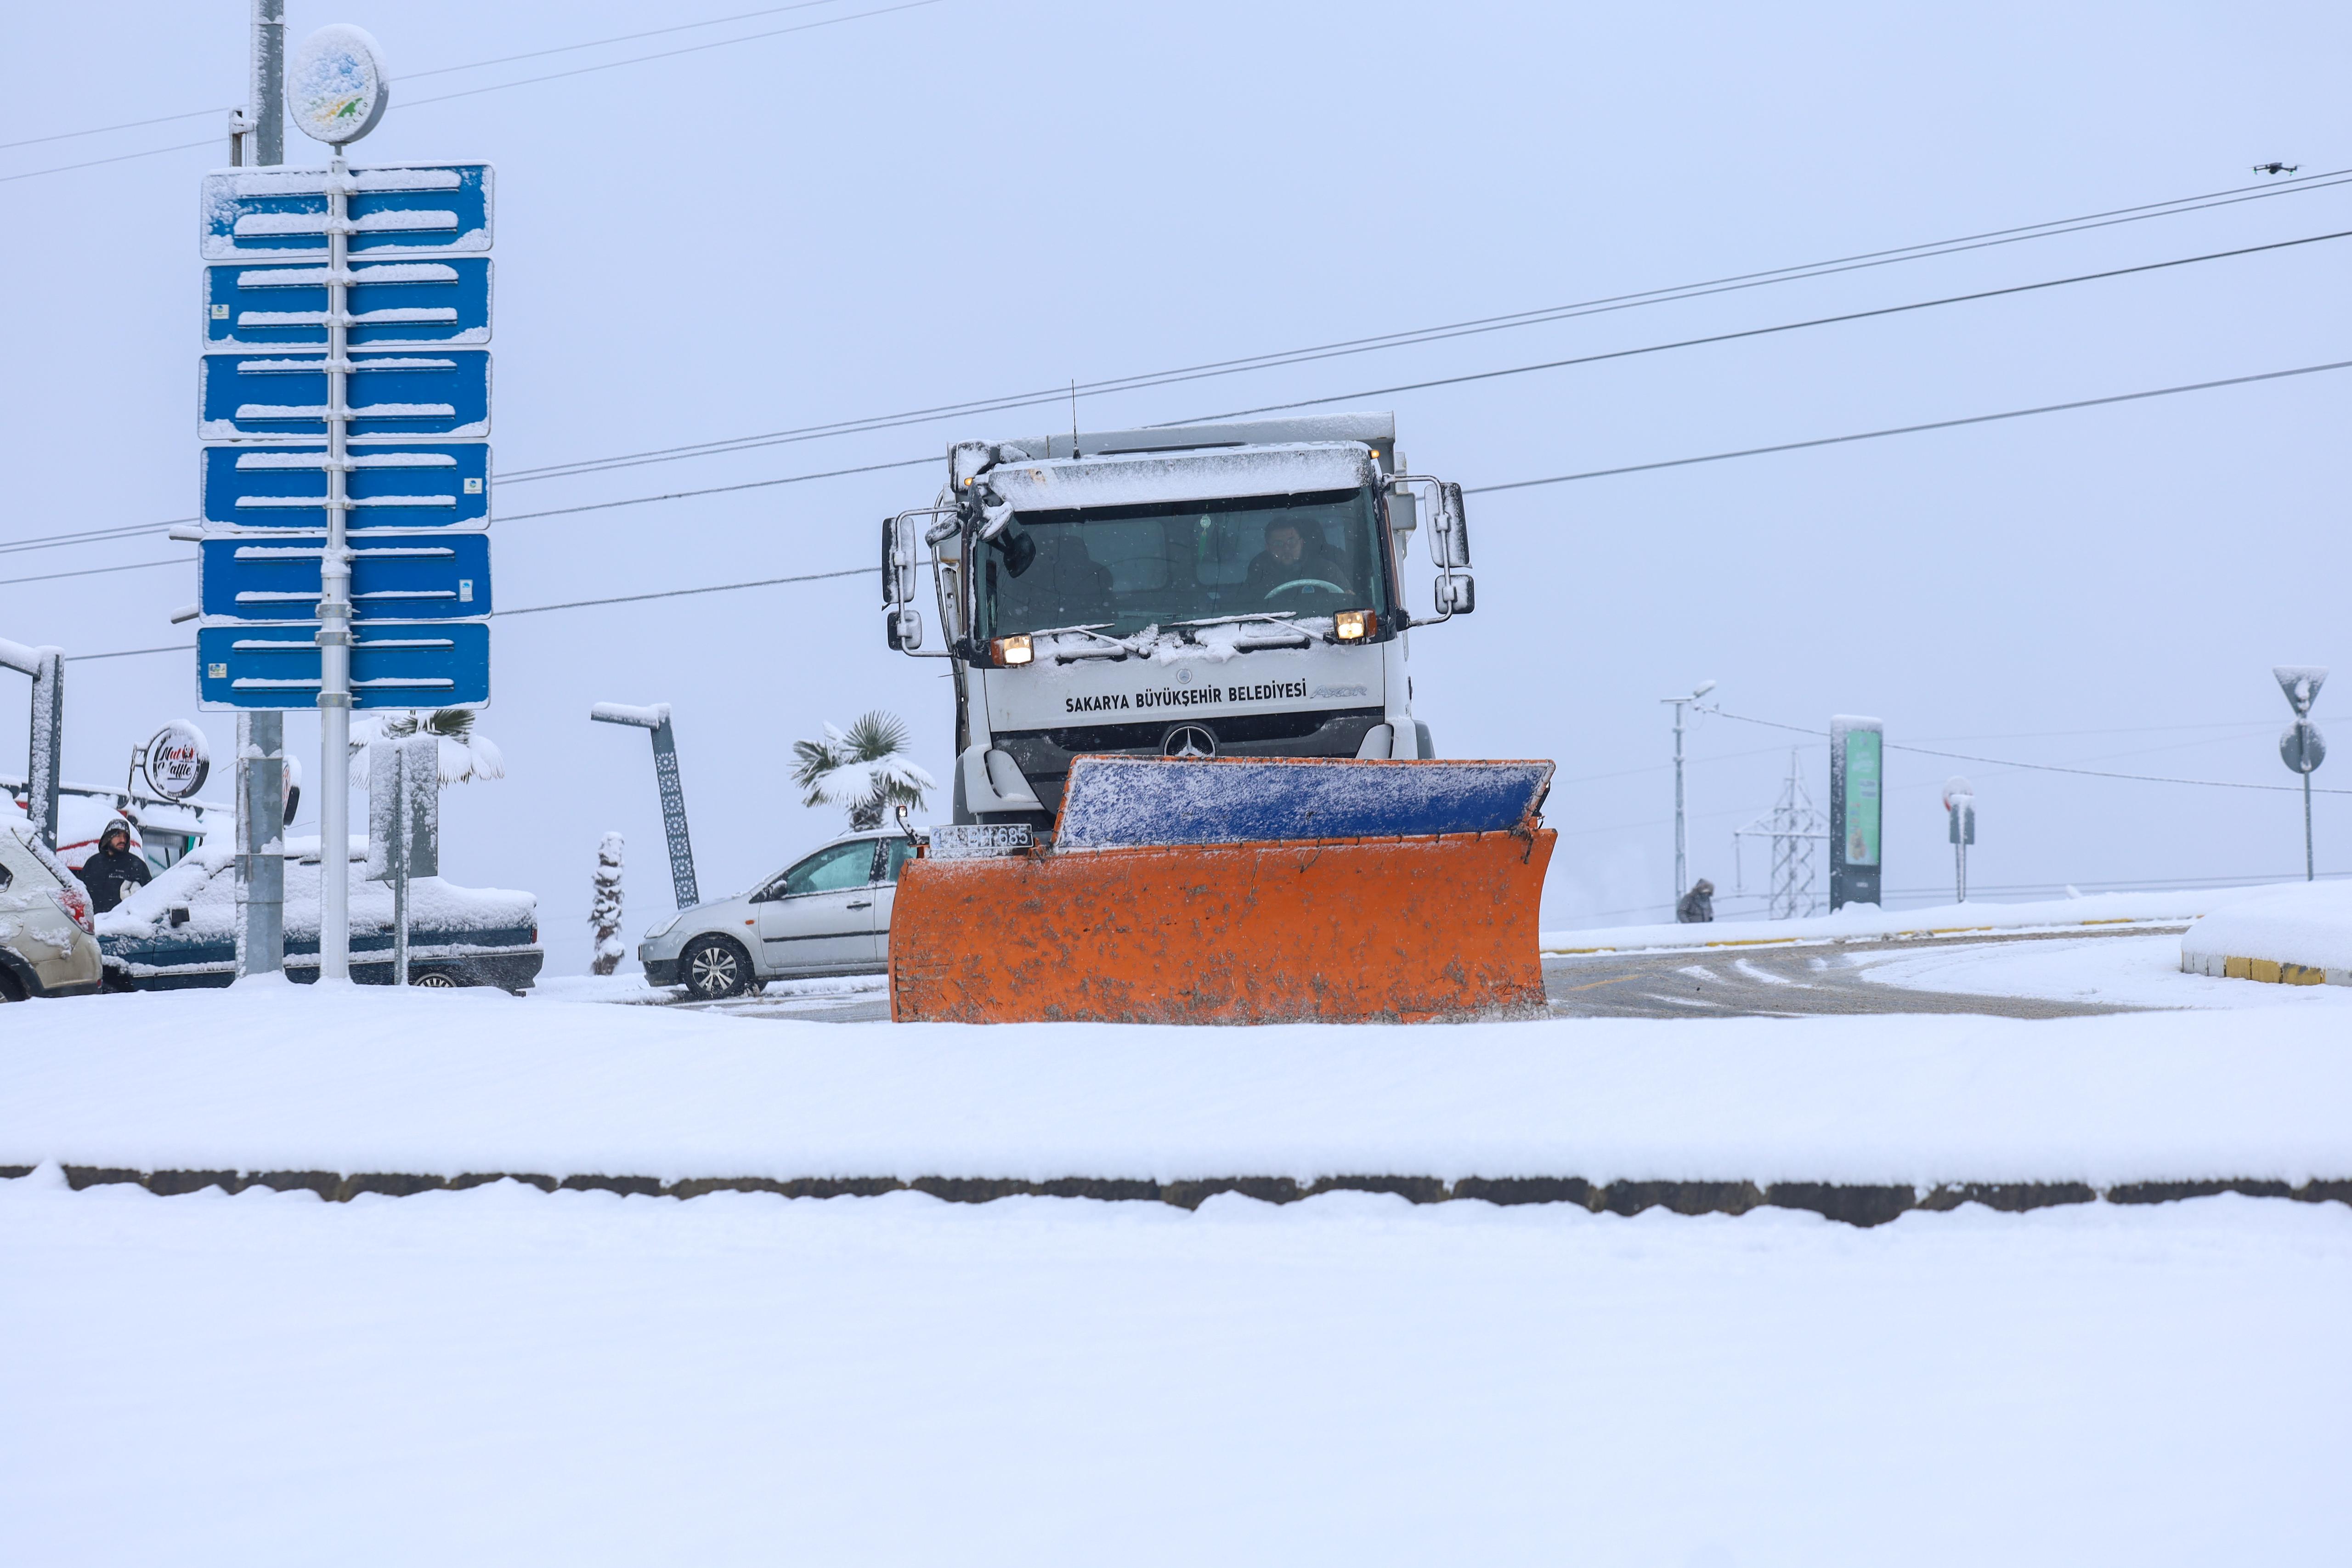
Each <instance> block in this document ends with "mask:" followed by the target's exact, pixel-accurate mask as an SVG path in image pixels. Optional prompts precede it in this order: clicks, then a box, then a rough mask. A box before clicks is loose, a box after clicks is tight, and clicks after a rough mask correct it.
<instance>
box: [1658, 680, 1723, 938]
mask: <svg viewBox="0 0 2352 1568" xmlns="http://www.w3.org/2000/svg"><path fill="white" fill-rule="evenodd" d="M1714 689H1715V682H1714V681H1712V680H1702V681H1700V682H1699V683H1698V684H1697V685H1696V686H1695V687H1693V688H1692V689H1691V694H1690V695H1689V696H1688V697H1661V698H1659V699H1658V700H1659V701H1661V702H1671V703H1673V704H1674V709H1675V905H1676V906H1677V907H1679V906H1680V905H1681V903H1682V900H1683V895H1684V894H1685V893H1686V892H1688V891H1690V856H1689V848H1690V846H1689V840H1688V838H1687V837H1686V836H1685V832H1684V818H1683V710H1684V708H1685V706H1687V705H1688V704H1690V703H1693V702H1696V701H1697V700H1699V699H1700V698H1702V697H1704V696H1706V694H1707V693H1708V692H1710V691H1712V690H1714Z"/></svg>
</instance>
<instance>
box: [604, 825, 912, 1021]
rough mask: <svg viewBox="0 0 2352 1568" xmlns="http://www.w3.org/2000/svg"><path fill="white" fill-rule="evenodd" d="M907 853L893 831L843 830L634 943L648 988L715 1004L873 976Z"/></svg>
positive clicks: (884, 964) (885, 964) (906, 843)
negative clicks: (801, 979) (817, 980)
mask: <svg viewBox="0 0 2352 1568" xmlns="http://www.w3.org/2000/svg"><path fill="white" fill-rule="evenodd" d="M914 853H915V845H914V840H912V839H910V838H908V837H907V836H906V835H905V834H904V833H902V832H899V831H898V830H897V829H895V828H885V829H881V830H878V831H875V832H868V833H849V834H844V835H843V836H842V837H839V838H836V839H835V840H834V841H833V842H832V843H830V844H827V845H826V846H825V847H824V848H822V849H819V850H818V851H817V852H816V853H815V854H814V855H811V856H808V857H806V858H803V859H801V860H796V861H794V862H793V864H792V865H790V866H787V867H785V868H783V869H782V870H781V871H779V872H777V873H776V874H775V875H774V876H772V877H771V878H769V879H767V880H766V881H764V882H761V884H759V886H757V887H755V888H753V889H751V891H750V892H748V893H737V894H735V895H734V896H732V897H731V898H725V899H714V900H711V901H710V902H709V903H702V904H696V905H695V906H694V907H693V908H691V909H686V910H679V911H678V912H677V914H675V915H672V916H671V917H670V918H669V919H667V920H666V921H662V922H661V923H660V924H658V925H656V926H655V927H654V928H653V930H651V931H647V932H646V940H645V941H644V942H640V943H638V944H637V959H638V961H639V962H640V963H643V964H644V965H645V966H646V984H648V985H683V986H685V987H686V988H687V989H688V991H690V992H692V993H693V994H695V995H697V996H699V997H705V998H711V999H715V998H718V997H721V996H733V995H736V994H740V993H741V992H744V991H747V990H750V989H751V988H752V987H754V986H757V985H759V984H762V983H764V982H766V981H770V980H781V979H783V978H785V977H787V976H800V975H819V974H879V973H883V972H884V971H885V970H887V968H889V965H890V904H891V901H892V899H893V898H894V896H895V895H896V894H897V892H898V872H899V869H900V868H902V867H904V866H905V865H906V864H907V862H908V860H909V859H910V858H913V856H914Z"/></svg>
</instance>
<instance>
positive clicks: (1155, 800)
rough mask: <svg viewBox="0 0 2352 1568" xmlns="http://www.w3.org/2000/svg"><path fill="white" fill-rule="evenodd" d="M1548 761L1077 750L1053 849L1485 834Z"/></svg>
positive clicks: (1527, 808)
mask: <svg viewBox="0 0 2352 1568" xmlns="http://www.w3.org/2000/svg"><path fill="white" fill-rule="evenodd" d="M1551 774H1552V764H1551V763H1548V762H1433V763H1404V762H1397V763H1391V762H1357V761H1353V760H1338V759H1332V760H1324V759H1304V760H1291V759H1277V758H1265V759H1258V758H1247V757H1229V758H1219V759H1217V760H1215V761H1200V762H1163V761H1161V760H1160V759H1158V758H1147V757H1080V758H1078V759H1077V760H1076V762H1074V763H1071V765H1070V779H1069V784H1068V786H1067V788H1066V790H1065V792H1064V794H1063V795H1062V815H1061V821H1060V823H1059V825H1058V826H1057V828H1056V830H1055V846H1056V847H1060V848H1066V849H1112V848H1126V847H1141V846H1145V845H1161V844H1237V843H1242V842H1244V841H1249V842H1263V841H1265V840H1267V839H1282V838H1407V837H1422V836H1424V835H1429V834H1438V833H1496V832H1507V831H1508V830H1510V829H1512V828H1515V827H1518V826H1521V825H1523V824H1524V823H1526V822H1527V821H1528V818H1529V817H1531V816H1534V815H1535V812H1536V809H1537V807H1538V805H1540V804H1541V803H1542V800H1543V797H1544V793H1545V791H1546V790H1548V789H1549V787H1550V784H1551Z"/></svg>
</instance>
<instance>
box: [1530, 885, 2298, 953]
mask: <svg viewBox="0 0 2352 1568" xmlns="http://www.w3.org/2000/svg"><path fill="white" fill-rule="evenodd" d="M2265 890H2266V889H2258V888H2203V889H2195V890H2193V891H2189V892H2174V893H2163V892H2156V893H2092V894H2088V895H2086V896H2084V897H2083V898H2079V899H2040V900H2032V901H2031V902H2026V903H2014V904H2001V903H1968V904H1931V905H1928V906H1927V907H1926V908H1923V909H1916V910H1882V909H1880V908H1879V907H1878V906H1877V905H1876V904H1848V905H1847V906H1846V907H1845V908H1844V909H1842V910H1838V911H1837V912H1836V913H1834V914H1827V915H1813V916H1811V917H1809V918H1807V919H1804V920H1794V921H1713V922H1710V923H1708V924H1706V925H1695V926H1691V925H1673V924H1667V925H1641V926H1596V927H1593V928H1591V930H1584V931H1545V932H1544V933H1543V934H1542V937H1541V939H1540V940H1541V942H1542V945H1543V949H1544V951H1545V952H1633V951H1635V950H1637V949H1641V948H1657V947H1710V946H1721V945H1726V944H1733V943H1744V942H1827V941H1833V940H1835V939H1837V938H1839V937H1847V938H1853V937H1888V936H1921V935H1926V934H1928V933H1930V932H1937V933H1941V932H1948V931H2054V930H2063V929H2064V928H2066V927H2069V926H2084V925H2124V924H2131V923H2143V922H2149V923H2153V922H2161V923H2173V922H2179V921H2191V920H2195V919H2196V918H2197V917H2198V916H2200V915H2202V914H2207V913H2210V911H2212V910H2218V909H2221V908H2223V907H2225V906H2227V905H2229V904H2231V903H2234V902H2235V901H2236V900H2240V899H2242V898H2245V897H2246V896H2248V895H2249V894H2252V893H2260V892H2263V891H2265Z"/></svg>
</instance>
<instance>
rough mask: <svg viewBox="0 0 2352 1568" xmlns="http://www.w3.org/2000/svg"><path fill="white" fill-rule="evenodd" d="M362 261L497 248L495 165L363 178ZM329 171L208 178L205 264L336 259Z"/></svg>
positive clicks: (359, 193) (443, 166)
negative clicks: (330, 248)
mask: <svg viewBox="0 0 2352 1568" xmlns="http://www.w3.org/2000/svg"><path fill="white" fill-rule="evenodd" d="M350 178H351V180H352V185H353V187H354V189H353V194H352V196H351V198H350V201H349V204H348V210H349V213H350V222H351V224H352V234H351V236H350V241H349V249H350V253H351V255H352V258H354V259H357V258H362V257H366V258H373V259H377V260H390V259H392V258H394V257H398V256H402V255H420V254H424V253H426V252H432V253H436V254H446V253H449V252H453V251H454V252H458V253H479V252H482V251H486V250H488V249H489V248H490V187H491V178H490V166H489V165H488V164H487V163H439V164H418V165H413V166H408V167H402V168H385V169H353V170H352V171H351V173H350ZM327 179H328V174H327V171H326V170H324V169H223V170H220V171H218V172H217V173H215V174H207V175H205V186H204V205H203V213H202V222H203V236H204V239H203V248H204V257H205V260H207V261H233V260H236V259H239V258H249V259H253V260H258V261H292V260H296V259H299V258H312V257H324V256H325V255H326V254H327V243H328V242H327Z"/></svg>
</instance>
